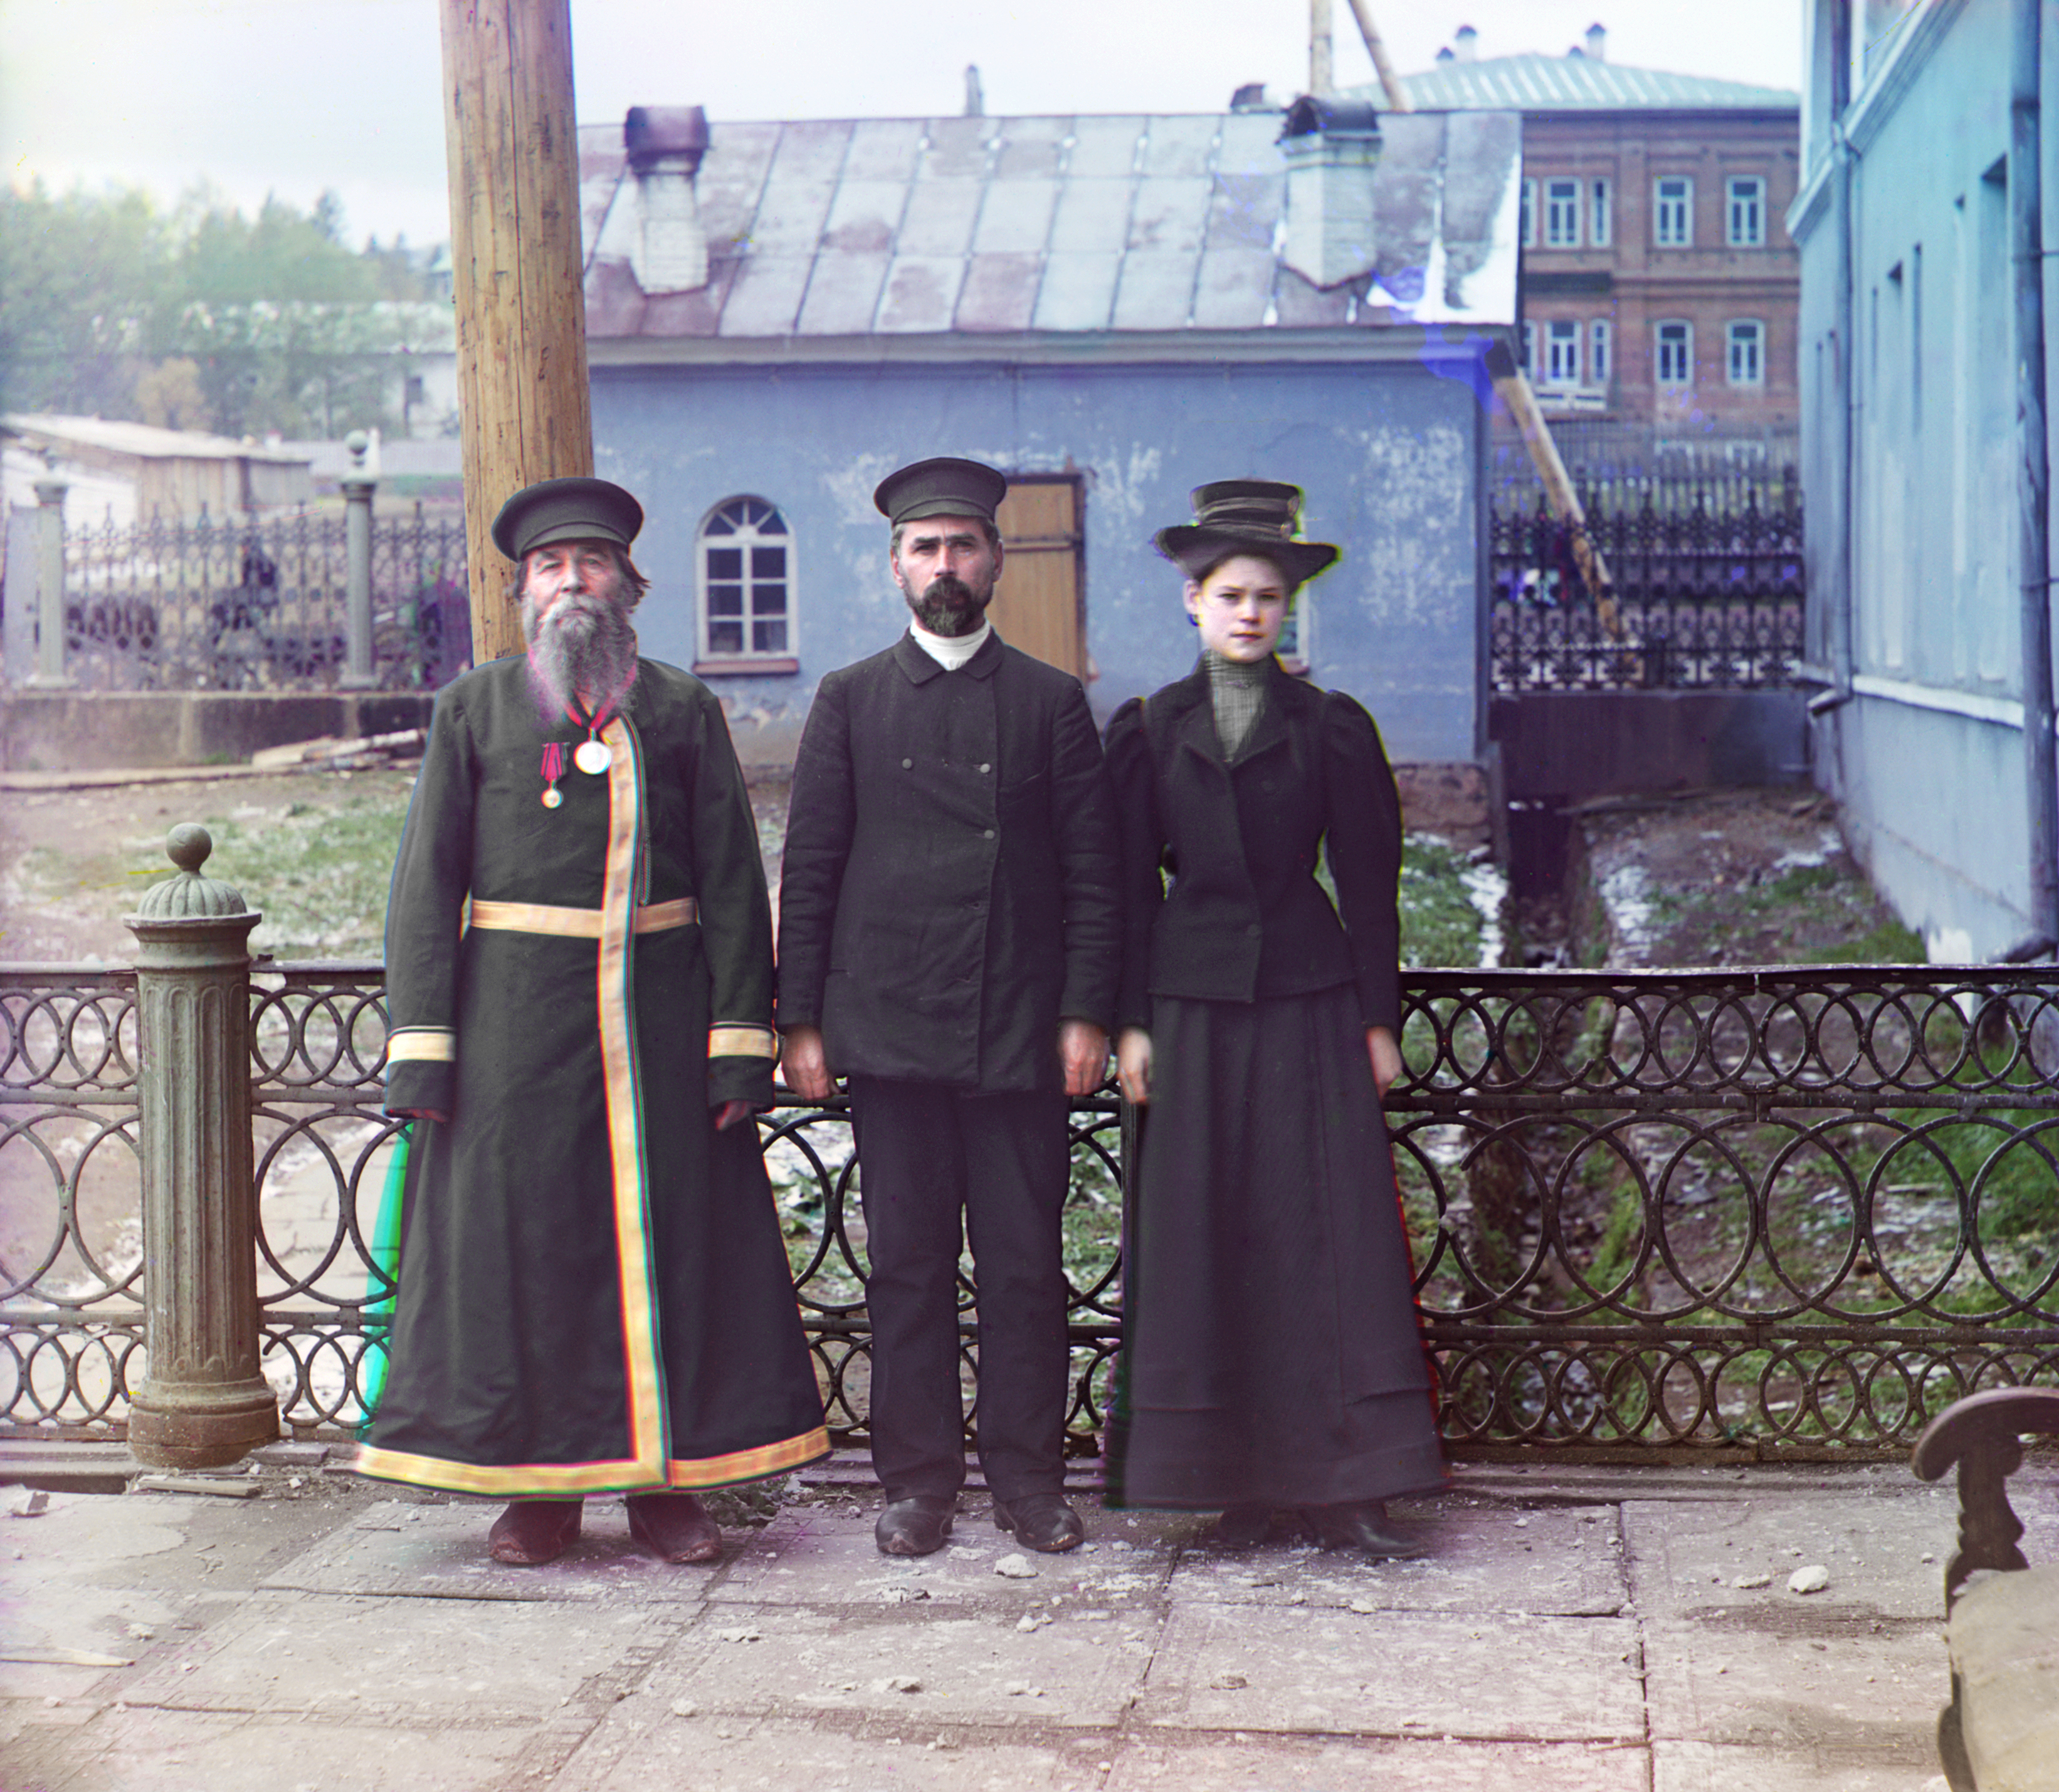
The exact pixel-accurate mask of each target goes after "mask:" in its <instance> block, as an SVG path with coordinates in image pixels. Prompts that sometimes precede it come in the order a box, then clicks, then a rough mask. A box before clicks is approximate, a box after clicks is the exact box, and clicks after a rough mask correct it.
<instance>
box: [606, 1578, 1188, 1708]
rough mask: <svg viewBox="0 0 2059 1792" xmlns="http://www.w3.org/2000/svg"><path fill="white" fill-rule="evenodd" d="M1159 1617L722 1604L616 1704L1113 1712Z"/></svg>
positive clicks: (1145, 1655)
mask: <svg viewBox="0 0 2059 1792" xmlns="http://www.w3.org/2000/svg"><path fill="white" fill-rule="evenodd" d="M1157 1630H1158V1626H1157V1621H1156V1620H1155V1619H1145V1620H1140V1621H1137V1622H1133V1623H1128V1624H1123V1623H1116V1622H1114V1621H1113V1620H1109V1619H1100V1620H1091V1619H1060V1620H1058V1621H1057V1622H1055V1623H1046V1624H1043V1625H1041V1626H1039V1627H1037V1628H1036V1629H1034V1630H1031V1631H1023V1630H1021V1629H1018V1627H1017V1621H1016V1620H1014V1619H1011V1618H1010V1617H1008V1616H1007V1615H1005V1614H1002V1615H993V1614H981V1615H967V1614H962V1613H955V1612H953V1611H950V1610H948V1609H946V1610H942V1611H935V1612H930V1611H925V1610H924V1609H923V1608H922V1607H919V1606H918V1607H903V1608H902V1609H901V1610H899V1611H894V1612H882V1613H880V1614H878V1615H872V1614H866V1615H862V1616H861V1615H854V1614H853V1613H851V1612H850V1611H824V1612H814V1611H797V1610H795V1609H794V1608H793V1607H768V1608H767V1610H766V1611H763V1613H762V1614H760V1615H759V1616H758V1617H757V1618H756V1619H755V1620H754V1621H752V1622H751V1623H738V1622H736V1621H735V1618H734V1616H733V1615H731V1614H727V1613H711V1615H710V1616H709V1617H708V1618H707V1619H705V1620H704V1621H703V1623H700V1624H699V1625H697V1626H695V1627H694V1628H693V1629H692V1630H691V1631H689V1632H687V1634H685V1635H683V1636H682V1637H681V1638H680V1639H679V1644H678V1646H677V1647H675V1648H674V1649H672V1650H671V1651H670V1652H669V1653H668V1654H667V1656H666V1658H665V1659H663V1661H662V1662H660V1663H658V1664H657V1666H656V1667H655V1668H654V1669H653V1671H651V1674H650V1675H649V1677H648V1678H647V1680H646V1681H645V1682H643V1685H642V1686H641V1687H639V1690H637V1691H636V1692H635V1694H632V1695H631V1698H629V1699H628V1700H627V1701H625V1705H626V1706H627V1709H626V1710H623V1712H621V1713H619V1714H618V1715H619V1716H621V1717H623V1718H640V1717H643V1716H646V1715H647V1714H651V1712H654V1711H665V1710H671V1708H672V1706H675V1705H677V1704H687V1705H691V1706H693V1707H694V1708H695V1710H699V1711H705V1712H708V1713H711V1714H719V1715H724V1716H731V1715H733V1716H753V1715H756V1716H764V1717H788V1718H793V1717H801V1716H805V1715H807V1714H814V1713H825V1714H832V1715H833V1716H834V1717H836V1718H838V1719H839V1720H841V1719H842V1718H846V1717H863V1716H865V1715H866V1714H870V1713H878V1714H881V1715H882V1717H884V1718H887V1719H888V1720H889V1721H890V1722H892V1723H893V1724H894V1725H895V1726H898V1727H902V1728H906V1726H922V1725H926V1724H930V1723H932V1722H938V1723H942V1722H950V1723H954V1724H966V1723H971V1724H978V1725H982V1726H990V1727H992V1728H994V1729H998V1730H1010V1729H1015V1728H1020V1727H1023V1726H1040V1727H1046V1728H1055V1729H1077V1728H1081V1727H1089V1726H1104V1725H1110V1724H1113V1723H1114V1722H1116V1721H1117V1719H1118V1718H1121V1715H1122V1714H1123V1712H1124V1711H1125V1710H1126V1709H1127V1708H1128V1707H1129V1705H1130V1704H1131V1702H1133V1698H1135V1696H1136V1694H1137V1692H1138V1690H1139V1689H1140V1688H1141V1686H1142V1685H1143V1682H1144V1677H1145V1673H1146V1671H1148V1670H1149V1667H1150V1666H1151V1661H1152V1655H1153V1650H1154V1648H1155V1647H1156V1643H1157Z"/></svg>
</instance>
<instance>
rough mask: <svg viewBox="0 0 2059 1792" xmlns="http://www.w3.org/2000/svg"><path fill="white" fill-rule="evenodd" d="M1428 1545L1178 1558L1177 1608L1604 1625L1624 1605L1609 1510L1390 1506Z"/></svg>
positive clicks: (1477, 1504)
mask: <svg viewBox="0 0 2059 1792" xmlns="http://www.w3.org/2000/svg"><path fill="white" fill-rule="evenodd" d="M1394 1512H1395V1515H1396V1518H1398V1519H1400V1520H1401V1521H1402V1522H1403V1523H1406V1524H1407V1525H1408V1527H1409V1528H1410V1529H1411V1530H1412V1531H1413V1532H1415V1533H1416V1535H1419V1536H1420V1537H1421V1538H1422V1539H1424V1542H1425V1543H1428V1546H1429V1549H1430V1554H1429V1555H1428V1557H1427V1558H1425V1559H1422V1560H1419V1561H1414V1562H1368V1561H1367V1560H1365V1559H1363V1558H1362V1557H1360V1556H1358V1555H1356V1554H1354V1553H1353V1552H1352V1551H1348V1550H1318V1549H1315V1548H1313V1547H1308V1546H1306V1545H1302V1546H1296V1545H1290V1544H1284V1543H1274V1544H1270V1545H1268V1546H1267V1547H1264V1548H1263V1549H1258V1550H1252V1551H1241V1552H1238V1553H1236V1554H1231V1553H1228V1552H1223V1551H1209V1552H1203V1551H1193V1552H1189V1553H1188V1554H1185V1555H1182V1556H1181V1559H1180V1563H1179V1567H1178V1569H1177V1572H1176V1573H1175V1574H1174V1575H1173V1582H1172V1594H1173V1599H1175V1601H1188V1600H1194V1601H1202V1602H1214V1603H1224V1604H1252V1605H1293V1606H1302V1605H1307V1606H1336V1607H1348V1608H1349V1609H1352V1610H1354V1611H1365V1610H1374V1611H1506V1610H1508V1609H1510V1608H1511V1605H1513V1607H1514V1608H1515V1609H1517V1610H1519V1611H1527V1612H1529V1613H1531V1615H1534V1616H1537V1617H1566V1618H1587V1617H1595V1618H1609V1617H1614V1616H1615V1615H1616V1614H1617V1613H1619V1612H1620V1611H1622V1610H1623V1607H1624V1605H1625V1604H1626V1603H1627V1600H1628V1599H1629V1588H1628V1587H1627V1583H1626V1582H1625V1580H1624V1578H1623V1559H1622V1546H1621V1540H1620V1538H1619V1535H1618V1530H1617V1524H1616V1517H1615V1511H1614V1510H1613V1509H1612V1508H1607V1507H1579V1508H1575V1507H1538V1508H1534V1509H1533V1508H1527V1507H1521V1508H1519V1507H1511V1506H1508V1505H1506V1504H1503V1503H1499V1502H1491V1501H1485V1502H1484V1501H1470V1500H1460V1499H1450V1500H1448V1501H1445V1502H1440V1503H1439V1504H1438V1505H1436V1507H1428V1508H1425V1509H1422V1510H1420V1511H1418V1510H1416V1509H1412V1508H1411V1507H1404V1506H1402V1505H1401V1504H1400V1503H1396V1507H1395V1508H1394Z"/></svg>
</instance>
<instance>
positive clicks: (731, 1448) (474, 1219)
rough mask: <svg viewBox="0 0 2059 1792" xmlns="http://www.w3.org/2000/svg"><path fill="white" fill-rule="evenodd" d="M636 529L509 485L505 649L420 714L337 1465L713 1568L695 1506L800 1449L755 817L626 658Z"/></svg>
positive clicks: (814, 1425)
mask: <svg viewBox="0 0 2059 1792" xmlns="http://www.w3.org/2000/svg"><path fill="white" fill-rule="evenodd" d="M642 522H643V512H642V510H641V508H639V506H638V504H637V503H636V500H635V499H634V498H632V497H631V496H630V495H629V493H627V492H625V491H623V489H622V488H620V487H619V486H616V485H611V484H607V482H605V481H604V480H591V479H560V480H545V481H544V483H543V484H539V485H532V486H530V487H528V488H526V489H525V490H524V491H521V492H517V493H516V495H515V496H513V497H512V498H511V499H509V500H508V503H507V504H506V506H505V507H504V508H503V509H502V511H501V512H500V517H499V519H498V520H496V523H495V524H494V526H493V539H494V541H495V542H496V544H497V545H498V546H499V548H500V551H501V552H503V553H504V554H506V555H507V556H508V558H509V559H511V560H515V561H516V562H517V563H519V566H520V572H519V574H518V575H517V583H516V592H517V595H519V597H520V602H521V606H522V623H523V631H524V635H525V637H526V639H527V640H528V643H529V651H528V655H527V657H526V658H524V657H519V656H515V655H510V656H509V657H508V658H506V659H498V660H495V661H494V662H492V663H491V664H489V665H486V666H482V667H480V668H479V669H478V670H476V671H473V672H470V673H468V674H467V675H465V676H464V677H463V678H461V679H458V680H457V681H456V683H454V684H452V685H451V686H450V687H448V689H447V690H445V691H444V692H443V694H442V695H440V697H439V698H438V699H437V700H436V716H435V721H434V723H433V725H432V728H431V730H430V735H429V743H428V751H427V755H426V757H425V758H424V761H423V765H422V772H421V777H420V781H419V782H418V783H416V787H415V796H414V801H413V802H412V806H410V808H409V810H408V822H407V828H406V831H405V832H404V834H403V835H402V837H401V842H400V859H399V862H398V863H397V864H396V866H395V868H394V873H393V891H392V901H391V903H390V906H389V907H388V911H387V922H386V977H387V982H386V989H387V1001H388V1013H389V1025H390V1032H389V1040H388V1053H387V1055H388V1072H387V1085H386V1106H387V1111H388V1113H393V1114H404V1115H409V1116H412V1117H415V1119H416V1129H415V1137H414V1142H413V1147H412V1153H411V1161H410V1163H409V1165H408V1194H407V1209H406V1220H405V1231H404V1235H403V1239H402V1244H401V1252H400V1272H399V1283H400V1287H399V1292H398V1295H397V1297H396V1306H395V1310H394V1318H393V1328H392V1344H391V1368H390V1369H389V1371H388V1376H387V1379H386V1384H385V1387H384V1391H383V1392H382V1394H381V1396H380V1399H379V1401H378V1405H377V1411H376V1413H375V1414H374V1416H373V1418H372V1424H371V1426H370V1428H369V1431H368V1434H367V1440H366V1442H365V1443H364V1445H363V1446H362V1447H361V1448H360V1451H359V1452H358V1456H357V1460H356V1468H357V1471H358V1472H359V1473H360V1474H363V1475H373V1476H376V1477H378V1478H380V1479H386V1480H394V1481H403V1482H408V1483H413V1484H415V1485H416V1486H421V1487H445V1488H449V1489H452V1490H454V1491H458V1492H461V1493H474V1494H484V1495H496V1496H499V1497H501V1498H504V1499H508V1500H509V1501H511V1502H512V1503H511V1504H510V1505H509V1506H508V1510H507V1511H505V1512H504V1513H503V1514H502V1515H501V1516H500V1519H499V1520H498V1521H497V1522H496V1523H495V1524H494V1526H493V1527H492V1531H491V1533H490V1534H489V1539H488V1542H489V1547H490V1548H491V1550H492V1554H493V1555H494V1556H495V1557H496V1559H499V1560H500V1561H503V1562H508V1563H540V1562H546V1561H548V1560H550V1559H552V1558H553V1557H555V1556H556V1555H559V1554H560V1552H562V1551H564V1549H565V1548H566V1547H568V1546H569V1545H570V1544H571V1543H572V1541H573V1540H574V1539H576V1538H577V1536H578V1535H579V1521H580V1512H581V1502H582V1500H583V1498H584V1496H585V1495H588V1494H594V1493H602V1492H612V1491H620V1492H623V1493H626V1494H627V1495H628V1511H629V1527H630V1531H631V1534H632V1535H634V1536H635V1538H636V1539H638V1540H639V1542H641V1543H643V1544H644V1545H645V1547H647V1548H649V1549H651V1550H652V1551H655V1553H656V1554H658V1555H659V1556H661V1557H663V1558H664V1559H667V1560H668V1561H672V1562H701V1561H708V1560H712V1559H714V1558H715V1556H716V1555H718V1554H719V1550H720V1538H719V1534H718V1532H717V1530H716V1527H715V1524H714V1523H713V1522H712V1520H711V1519H710V1518H709V1516H708V1515H707V1512H706V1511H705V1510H704V1508H703V1507H702V1505H701V1503H700V1501H699V1499H696V1498H695V1496H694V1491H693V1490H695V1489H707V1488H710V1487H723V1486H727V1485H730V1484H732V1483H738V1482H743V1481H750V1480H754V1479H759V1478H761V1477H763V1476H765V1475H773V1474H777V1473H779V1472H781V1471H785V1470H787V1469H790V1468H793V1467H797V1466H798V1465H799V1464H801V1463H806V1462H809V1461H812V1460H814V1459H815V1458H817V1457H818V1456H822V1455H823V1454H825V1453H826V1448H827V1439H826V1435H825V1433H824V1431H823V1428H822V1406H821V1403H820V1401H819V1400H818V1397H817V1394H816V1391H815V1382H814V1375H813V1372H812V1371H811V1369H810V1363H809V1359H808V1355H807V1351H806V1344H805V1341H804V1340H803V1339H802V1334H801V1329H800V1322H799V1312H798V1309H797V1308H796V1307H795V1300H794V1291H793V1285H792V1281H791V1276H790V1273H789V1270H788V1267H787V1256H786V1252H785V1248H784V1246H783V1242H782V1240H781V1236H780V1232H779V1226H778V1224H777V1221H776V1217H775V1213H774V1209H773V1205H772V1199H771V1189H770V1188H769V1186H768V1185H767V1178H766V1174H765V1168H764V1164H763V1159H762V1158H761V1157H760V1156H759V1149H758V1139H757V1133H756V1128H755V1124H754V1123H753V1121H752V1115H753V1113H755V1111H756V1110H759V1109H763V1108H767V1107H769V1106H770V1105H771V1101H772V1068H773V1063H774V1060H775V1056H776V1051H777V1036H776V1035H775V1033H774V1032H773V1031H772V1027H771V1019H772V953H771V943H772V942H771V909H770V904H769V903H768V902H767V895H766V888H765V878H764V872H763V866H761V864H760V862H759V848H758V835H757V830H756V827H755V825H754V823H753V821H752V818H751V806H750V802H749V801H748V799H747V797H746V795H745V793H744V788H743V778H742V775H741V774H740V773H739V771H738V769H737V763H736V755H735V750H734V748H733V747H731V743H730V739H729V733H728V730H727V727H726V725H725V723H724V722H723V714H722V709H721V706H720V705H719V703H717V702H716V701H715V699H714V697H713V696H711V695H710V694H709V692H708V691H707V687H705V686H703V685H702V684H701V683H699V681H698V680H696V679H693V678H691V677H690V676H688V675H687V674H686V673H684V672H682V671H678V670H677V669H676V668H675V667H671V666H666V665H661V664H659V663H657V662H656V661H654V660H648V659H639V658H638V656H637V653H636V635H635V629H634V627H632V625H631V620H630V617H631V611H633V610H634V609H635V607H636V603H637V601H638V599H639V598H640V596H641V595H642V594H643V589H644V580H643V577H642V576H641V575H639V573H638V572H637V571H636V568H635V566H634V565H633V564H632V563H631V560H630V558H629V552H628V550H629V545H630V544H631V541H633V540H635V536H636V532H637V530H638V528H639V527H640V526H641V524H642ZM468 904H469V912H468Z"/></svg>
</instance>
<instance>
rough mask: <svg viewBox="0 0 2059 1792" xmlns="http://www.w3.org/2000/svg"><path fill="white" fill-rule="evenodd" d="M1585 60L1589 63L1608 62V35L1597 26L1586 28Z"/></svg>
mask: <svg viewBox="0 0 2059 1792" xmlns="http://www.w3.org/2000/svg"><path fill="white" fill-rule="evenodd" d="M1587 60H1588V61H1589V62H1607V60H1608V33H1607V31H1605V30H1603V29H1602V27H1601V26H1599V25H1590V26H1588V27H1587Z"/></svg>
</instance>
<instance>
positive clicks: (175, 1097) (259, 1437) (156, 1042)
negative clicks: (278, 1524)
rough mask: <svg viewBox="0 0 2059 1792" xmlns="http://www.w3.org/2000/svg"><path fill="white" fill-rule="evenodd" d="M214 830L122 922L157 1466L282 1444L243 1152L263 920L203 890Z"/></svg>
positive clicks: (203, 1461) (137, 1402)
mask: <svg viewBox="0 0 2059 1792" xmlns="http://www.w3.org/2000/svg"><path fill="white" fill-rule="evenodd" d="M213 850H214V842H213V840H211V839H210V838H209V837H208V833H207V830H206V829H205V828H203V827H196V826H193V825H192V824H191V823H190V822H188V823H184V824H181V826H177V827H175V828H173V830H172V831H171V834H170V835H169V838H167V840H166V841H165V852H166V853H167V854H169V857H170V858H171V861H172V862H173V864H174V865H176V866H177V867H178V870H179V874H178V875H177V877H174V878H169V879H168V880H167V881H166V882H163V883H160V884H157V885H154V886H153V887H152V888H151V889H150V890H148V891H146V892H145V894H144V897H143V900H142V903H141V912H140V913H139V914H133V915H130V916H129V917H128V918H127V921H128V926H129V931H130V932H132V933H133V934H135V936H136V938H137V942H138V943H139V944H140V946H141V949H142V950H141V952H140V954H138V955H137V960H136V995H137V1020H138V1022H139V1025H140V1027H141V1048H142V1061H141V1069H140V1074H139V1078H138V1081H139V1085H140V1086H139V1091H138V1093H139V1097H140V1106H141V1121H140V1127H139V1130H140V1134H141V1141H140V1142H141V1147H142V1160H143V1297H144V1327H145V1330H144V1339H145V1344H146V1346H147V1348H148V1350H149V1373H148V1375H147V1376H145V1379H144V1381H143V1384H142V1385H141V1387H140V1388H135V1389H133V1391H132V1392H131V1395H130V1398H129V1450H130V1452H131V1453H132V1454H133V1456H135V1458H136V1459H137V1461H138V1462H141V1463H146V1464H148V1465H149V1466H150V1467H165V1468H210V1467H220V1466H221V1465H223V1464H225V1463H232V1462H237V1461H239V1460H241V1459H242V1458H243V1457H244V1456H248V1455H249V1453H250V1452H251V1451H253V1449H256V1448H257V1447H258V1446H259V1445H261V1444H269V1443H270V1442H271V1441H272V1440H273V1439H275V1438H276V1437H277V1436H278V1435H279V1399H278V1396H277V1394H275V1393H274V1392H273V1391H272V1388H271V1384H269V1382H267V1381H266V1380H265V1378H264V1376H263V1375H262V1374H261V1373H260V1372H259V1371H258V1367H257V1348H258V1329H257V1185H256V1181H255V1178H254V1174H253V1161H252V1156H251V1141H250V1117H251V1116H250V952H249V939H250V930H251V929H252V928H253V927H254V926H257V922H259V920H260V919H261V915H259V914H257V913H256V912H254V911H253V910H249V909H248V908H246V907H245V906H244V902H243V898H242V897H241V895H239V894H237V892H236V891H235V890H233V889H231V888H230V887H229V886H228V885H227V884H225V883H221V882H217V881H216V880H215V879H214V878H206V877H202V876H201V874H200V868H201V866H202V865H203V864H204V863H205V862H206V859H207V855H208V854H209V853H210V852H212V851H213Z"/></svg>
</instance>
